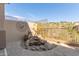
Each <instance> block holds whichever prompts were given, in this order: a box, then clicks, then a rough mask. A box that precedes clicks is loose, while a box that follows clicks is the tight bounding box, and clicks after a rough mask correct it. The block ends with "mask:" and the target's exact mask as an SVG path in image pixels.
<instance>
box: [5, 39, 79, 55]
mask: <svg viewBox="0 0 79 59" xmlns="http://www.w3.org/2000/svg"><path fill="white" fill-rule="evenodd" d="M6 47H7V54H8V56H79V48H76V49H70V48H66V47H62V46H57V47H55V48H54V49H52V50H49V51H42V52H39V51H30V50H26V49H24V48H22V47H21V41H8V40H7V43H6Z"/></svg>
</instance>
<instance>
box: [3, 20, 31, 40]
mask: <svg viewBox="0 0 79 59" xmlns="http://www.w3.org/2000/svg"><path fill="white" fill-rule="evenodd" d="M17 22H18V21H12V20H6V21H5V24H4V25H5V26H4V28H5V30H6V40H7V41H15V40H21V39H22V38H23V36H24V35H25V34H26V33H27V31H30V29H29V26H28V24H27V25H26V28H27V29H26V31H24V32H20V31H18V30H17V27H16V23H17Z"/></svg>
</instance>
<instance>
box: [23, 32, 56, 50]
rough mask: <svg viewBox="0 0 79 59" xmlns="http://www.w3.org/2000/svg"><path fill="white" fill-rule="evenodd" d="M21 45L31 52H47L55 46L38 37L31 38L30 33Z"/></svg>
mask: <svg viewBox="0 0 79 59" xmlns="http://www.w3.org/2000/svg"><path fill="white" fill-rule="evenodd" d="M23 43H24V48H25V49H28V50H32V51H47V50H51V49H53V48H55V47H56V46H57V45H54V44H50V43H48V42H47V41H44V40H42V39H40V38H39V37H38V36H32V35H31V33H30V32H29V33H28V34H27V35H25V36H24V39H23Z"/></svg>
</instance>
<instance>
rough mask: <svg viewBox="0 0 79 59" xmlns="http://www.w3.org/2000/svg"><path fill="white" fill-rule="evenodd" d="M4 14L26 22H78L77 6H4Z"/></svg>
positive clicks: (44, 4) (27, 4)
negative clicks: (45, 20) (46, 20)
mask: <svg viewBox="0 0 79 59" xmlns="http://www.w3.org/2000/svg"><path fill="white" fill-rule="evenodd" d="M5 14H6V15H10V16H16V17H21V18H26V20H36V21H38V20H43V19H48V20H49V21H53V22H54V21H56V22H57V21H79V4H67V3H65V4H64V3H63V4H58V3H26V4H24V3H23V4H22V3H21V4H20V3H19V4H6V5H5Z"/></svg>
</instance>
